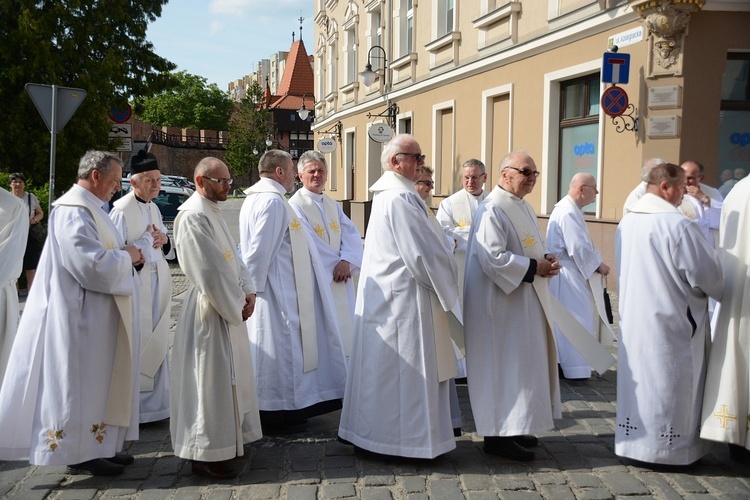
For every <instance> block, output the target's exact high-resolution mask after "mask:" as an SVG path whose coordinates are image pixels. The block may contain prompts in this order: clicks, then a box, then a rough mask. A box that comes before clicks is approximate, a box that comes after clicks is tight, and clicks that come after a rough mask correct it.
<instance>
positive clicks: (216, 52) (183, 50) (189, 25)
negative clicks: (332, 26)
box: [147, 0, 315, 90]
mask: <svg viewBox="0 0 750 500" xmlns="http://www.w3.org/2000/svg"><path fill="white" fill-rule="evenodd" d="M300 16H301V17H303V18H304V21H303V22H302V27H303V30H302V35H303V36H302V38H303V40H304V42H305V48H306V49H307V53H308V54H313V53H314V52H315V50H314V44H313V32H314V24H313V0H208V1H207V0H171V1H170V2H169V3H167V4H166V5H165V6H164V8H163V9H162V15H161V17H160V18H159V19H157V20H156V21H154V22H153V23H152V24H151V25H150V26H149V28H148V32H147V38H148V40H149V41H150V42H151V43H153V44H154V47H155V51H156V53H157V54H159V55H160V56H162V57H164V58H166V59H168V60H170V61H172V62H173V63H175V64H176V65H177V70H178V71H183V70H184V71H187V72H188V73H191V74H194V75H199V76H202V77H204V78H206V79H207V80H208V83H215V84H216V85H218V87H219V88H220V89H222V90H227V88H228V84H229V82H231V81H233V80H238V79H240V78H242V77H243V76H244V75H247V74H250V73H252V72H253V71H255V69H256V65H257V63H258V61H260V60H261V59H268V58H269V56H270V55H271V54H273V53H275V52H279V51H288V50H289V48H290V47H291V45H292V31H294V33H295V38H294V39H295V40H298V39H299V26H300V23H299V17H300Z"/></svg>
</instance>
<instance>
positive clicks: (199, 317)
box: [169, 157, 262, 479]
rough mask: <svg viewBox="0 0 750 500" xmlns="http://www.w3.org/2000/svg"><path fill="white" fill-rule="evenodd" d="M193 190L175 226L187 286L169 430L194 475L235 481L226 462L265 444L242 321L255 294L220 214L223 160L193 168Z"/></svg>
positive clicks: (226, 179)
mask: <svg viewBox="0 0 750 500" xmlns="http://www.w3.org/2000/svg"><path fill="white" fill-rule="evenodd" d="M194 175H195V185H196V191H195V193H193V195H192V196H191V197H190V198H188V200H187V201H186V202H185V203H183V204H182V205H181V206H180V208H179V209H178V210H179V214H178V215H177V218H176V219H175V225H174V239H175V246H176V249H177V257H178V259H179V261H180V265H181V266H182V269H183V271H184V272H185V276H186V277H187V278H188V280H189V281H190V286H189V287H188V290H187V292H185V298H184V300H183V303H182V310H181V311H180V318H179V321H178V323H177V331H176V333H175V341H174V348H173V353H172V369H171V374H170V375H171V380H170V387H171V391H170V392H171V401H170V422H169V424H170V425H169V430H170V433H171V435H172V446H173V447H174V453H175V455H177V456H178V457H181V458H185V459H188V460H191V461H192V464H191V467H192V472H193V474H196V475H199V476H204V477H208V478H210V479H231V478H233V477H236V476H237V471H236V470H235V469H233V468H232V466H231V465H230V464H229V463H228V461H229V460H230V459H232V458H234V457H236V456H242V455H243V454H244V448H243V446H244V445H245V444H247V443H251V442H253V441H257V440H258V439H260V438H261V437H262V431H261V426H260V419H259V417H258V399H257V396H256V392H255V382H254V380H253V369H252V363H251V360H250V344H249V342H248V339H247V333H246V332H245V329H244V327H243V322H244V321H246V320H247V318H248V317H250V315H252V314H253V309H254V306H255V289H254V288H253V286H252V282H251V280H250V276H249V275H248V273H247V269H245V266H244V265H243V264H242V261H241V260H240V259H239V258H238V255H237V244H236V243H235V241H234V238H232V235H231V234H230V232H229V228H228V227H227V224H226V222H224V219H223V218H222V215H221V207H220V206H219V202H220V201H226V199H227V194H228V192H229V186H230V185H231V184H232V178H231V177H230V176H229V170H228V169H227V166H226V165H225V164H224V163H223V162H222V161H221V160H219V159H217V158H212V157H207V158H204V159H202V160H201V161H200V162H198V165H197V166H196V167H195V174H194Z"/></svg>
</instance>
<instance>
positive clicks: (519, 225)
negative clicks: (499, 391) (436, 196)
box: [488, 188, 615, 373]
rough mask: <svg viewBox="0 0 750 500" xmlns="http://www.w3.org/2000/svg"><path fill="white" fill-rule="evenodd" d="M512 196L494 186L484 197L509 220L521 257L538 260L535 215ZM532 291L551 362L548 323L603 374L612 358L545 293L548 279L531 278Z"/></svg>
mask: <svg viewBox="0 0 750 500" xmlns="http://www.w3.org/2000/svg"><path fill="white" fill-rule="evenodd" d="M511 196H512V195H510V194H509V193H506V192H505V191H503V190H502V189H500V188H498V189H494V190H493V191H492V192H491V193H490V194H489V195H488V197H491V198H492V201H493V202H494V203H496V204H497V205H498V206H499V207H500V208H501V209H502V211H503V212H504V213H505V215H507V216H508V219H510V221H511V224H512V225H513V228H514V229H515V231H516V235H517V237H518V239H519V241H520V242H521V246H522V248H523V253H524V255H525V256H527V257H529V258H532V259H536V260H542V259H544V247H543V246H542V237H541V235H540V234H539V230H538V228H537V225H536V214H535V213H534V209H533V208H531V205H529V203H528V202H526V201H524V200H520V201H521V204H522V206H523V208H522V206H521V205H519V204H517V203H515V202H514V200H513V199H512V198H511ZM532 285H533V287H534V291H535V292H536V294H537V297H539V302H540V303H541V305H542V309H543V310H544V315H545V317H546V319H547V323H548V324H549V326H550V329H549V330H548V332H547V336H548V340H547V343H548V345H549V346H550V349H549V351H550V357H551V358H552V357H554V359H552V363H551V364H552V365H553V366H554V365H555V364H556V363H557V354H556V352H555V351H556V349H555V343H554V342H555V341H554V336H552V333H551V331H552V326H553V325H557V326H558V328H560V330H561V331H562V333H563V334H564V335H565V338H567V339H568V341H569V342H570V343H571V344H573V347H574V348H575V349H576V350H577V351H578V352H579V353H580V354H581V356H583V358H584V359H585V360H586V362H587V363H588V364H590V365H591V367H592V368H593V369H594V370H596V371H597V372H599V373H604V372H605V371H606V370H607V369H608V368H609V367H610V366H612V365H613V364H614V363H615V359H614V358H613V357H612V355H611V354H609V352H607V350H606V349H605V348H604V347H603V346H602V345H601V344H599V342H597V341H596V339H594V338H593V337H592V336H591V335H590V334H589V333H588V332H587V331H586V329H585V328H583V326H581V324H580V323H579V322H578V320H576V319H575V318H574V317H573V316H572V315H571V314H570V312H569V311H568V310H567V309H565V307H564V306H563V305H562V304H560V302H559V301H558V300H557V299H556V298H555V297H554V296H553V295H552V294H551V293H550V292H549V281H548V280H546V279H539V278H537V279H534V282H533V283H532Z"/></svg>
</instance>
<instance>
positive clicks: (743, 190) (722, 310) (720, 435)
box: [701, 178, 750, 462]
mask: <svg viewBox="0 0 750 500" xmlns="http://www.w3.org/2000/svg"><path fill="white" fill-rule="evenodd" d="M719 234H720V240H719V261H720V262H721V267H722V269H723V270H724V293H723V296H722V299H721V304H720V305H719V307H718V308H717V309H716V311H715V312H714V318H713V324H712V327H713V337H714V341H713V344H712V345H711V354H710V356H709V358H708V374H707V375H706V388H705V390H704V393H703V394H704V396H703V426H702V428H701V437H702V438H703V439H710V440H711V441H719V442H722V443H727V444H729V451H730V454H731V456H732V458H734V459H735V460H739V461H742V462H750V433H748V426H747V424H748V423H749V422H750V178H744V179H742V180H741V181H739V182H738V183H737V184H736V185H735V186H734V187H733V188H732V190H731V191H730V192H729V194H727V197H726V199H725V200H724V205H723V207H722V213H721V224H720V226H719Z"/></svg>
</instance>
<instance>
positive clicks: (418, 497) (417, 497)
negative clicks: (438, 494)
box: [406, 493, 430, 500]
mask: <svg viewBox="0 0 750 500" xmlns="http://www.w3.org/2000/svg"><path fill="white" fill-rule="evenodd" d="M406 500H430V497H428V496H427V495H425V494H424V493H412V494H411V495H407V496H406Z"/></svg>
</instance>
